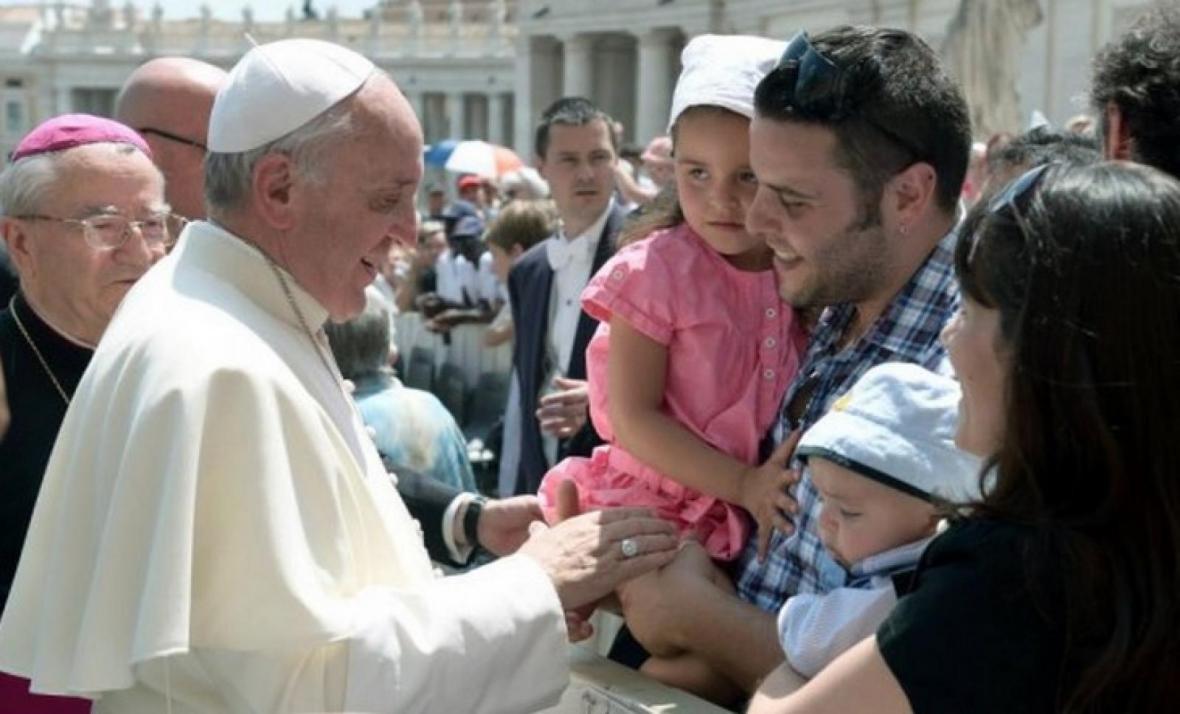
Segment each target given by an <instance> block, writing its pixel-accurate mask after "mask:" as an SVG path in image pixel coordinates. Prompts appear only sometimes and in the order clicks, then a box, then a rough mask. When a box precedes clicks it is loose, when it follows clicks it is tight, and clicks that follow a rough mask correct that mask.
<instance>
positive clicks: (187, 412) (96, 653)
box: [0, 222, 568, 714]
mask: <svg viewBox="0 0 1180 714" xmlns="http://www.w3.org/2000/svg"><path fill="white" fill-rule="evenodd" d="M280 275H282V276H283V277H284V278H285V282H286V283H287V286H288V290H289V292H285V291H284V290H282V289H281V287H280V286H281V283H280V281H279V279H278V277H277V276H276V273H275V272H274V271H272V270H271V267H270V266H269V265H268V264H267V262H266V261H265V259H264V258H263V257H262V255H261V253H259V252H258V251H257V250H255V249H254V248H252V247H250V246H249V245H247V244H246V243H245V242H243V241H241V240H239V239H237V238H235V237H233V236H232V235H230V234H228V233H227V232H225V231H223V230H221V229H219V228H217V227H215V226H213V225H210V224H208V223H203V222H196V223H192V224H189V227H188V228H186V229H185V232H184V234H183V235H182V236H181V240H180V243H179V244H178V246H177V248H176V250H175V251H173V253H172V254H171V255H169V256H168V257H167V258H165V259H164V260H162V261H161V262H160V263H159V264H157V265H156V266H155V267H154V268H153V269H152V270H151V271H149V272H148V274H147V275H145V276H144V277H143V278H142V279H141V280H140V282H139V283H138V284H136V286H135V287H134V288H133V289H132V290H131V292H129V293H128V295H127V298H126V299H125V300H124V301H123V304H122V305H121V306H120V308H119V311H118V312H117V313H116V315H115V318H114V319H113V320H112V321H111V324H110V326H109V327H108V329H107V331H106V333H105V334H104V336H103V340H102V343H101V344H100V345H99V347H98V350H97V351H96V353H95V356H94V360H93V361H92V363H91V365H90V369H89V370H88V371H87V373H86V376H85V377H83V379H82V383H81V384H80V385H79V387H78V390H77V392H76V393H75V395H74V399H73V401H72V402H71V405H70V409H69V410H68V411H67V414H66V417H65V420H64V422H63V424H62V428H61V432H60V435H59V438H58V441H57V444H56V446H55V449H54V452H53V455H52V456H51V458H50V461H49V466H48V468H47V470H46V473H45V478H44V482H43V485H42V490H41V494H40V497H39V499H38V502H37V507H36V509H35V511H34V513H33V519H32V523H31V525H30V527H29V532H28V536H27V539H26V542H25V549H24V556H23V558H22V560H21V564H20V566H19V567H18V570H17V575H16V579H15V581H14V583H13V587H12V591H11V594H10V596H9V600H8V603H7V607H6V609H5V611H4V615H3V619H2V620H0V669H3V670H4V671H8V672H13V673H16V674H19V675H20V676H23V677H27V678H29V679H31V680H32V687H33V690H34V691H37V692H44V693H62V694H71V695H81V696H88V697H90V698H92V699H93V698H97V699H98V701H97V703H96V705H95V709H94V710H95V712H97V713H105V712H129V713H130V714H139V713H140V712H163V711H172V712H174V714H198V713H199V714H205V713H207V712H230V711H232V712H246V711H249V712H262V711H265V712H287V711H301V712H302V711H320V712H332V711H353V712H420V711H426V710H437V711H463V712H518V711H532V710H535V709H537V708H540V707H541V706H543V705H545V704H546V703H547V702H553V701H556V697H557V695H558V694H559V693H560V691H561V690H562V688H563V687H564V686H565V684H566V682H567V681H568V670H567V668H566V657H565V650H566V644H565V627H564V618H563V615H562V612H561V605H560V602H559V601H558V600H557V597H556V593H555V592H554V591H553V586H552V584H551V583H550V582H549V580H548V578H547V577H546V576H545V574H544V571H543V570H542V569H541V567H540V566H539V565H538V564H537V563H536V562H535V561H533V560H531V559H529V558H527V557H526V556H512V557H509V558H505V559H502V560H500V561H497V562H496V563H493V564H491V565H488V566H485V567H483V568H480V569H478V570H476V571H473V572H472V573H469V574H464V575H459V576H454V577H448V578H438V577H436V575H435V573H434V571H433V569H432V567H431V564H430V561H429V559H428V557H427V555H426V552H425V549H424V548H423V545H422V539H421V531H420V529H419V528H418V527H417V524H416V523H415V521H413V519H411V518H410V516H409V514H408V513H407V511H406V509H405V506H404V504H403V503H402V501H401V499H400V498H399V497H398V495H397V492H396V490H395V489H394V487H393V483H392V481H391V479H390V478H388V475H387V474H385V473H384V469H383V468H382V467H381V463H380V459H379V457H378V456H377V453H376V449H375V448H374V446H373V445H372V443H371V442H370V441H369V440H368V438H367V437H365V432H364V425H363V423H362V422H361V420H360V417H359V415H358V414H357V411H356V409H355V408H354V407H353V406H352V404H351V402H350V400H349V398H348V396H347V395H346V394H345V393H344V391H343V388H342V385H341V381H340V376H339V373H338V371H337V370H336V369H335V363H334V362H333V361H332V359H331V356H330V353H329V352H328V351H327V349H326V344H323V343H319V344H317V340H319V339H322V334H323V333H322V330H319V329H318V328H319V326H320V325H322V324H323V322H324V320H325V319H326V318H327V311H326V310H325V309H324V308H323V307H322V306H320V305H319V304H318V303H317V302H316V301H315V300H314V299H313V298H312V297H311V296H310V295H309V294H307V293H306V292H304V291H303V290H301V289H300V288H299V286H298V285H297V284H296V283H295V281H294V279H293V278H292V277H291V276H290V275H286V274H285V273H280ZM292 305H294V307H293V306H292ZM297 313H298V314H301V315H302V316H303V320H302V321H301V320H300V319H299V318H298V317H297V316H296V314H297ZM301 322H305V323H306V324H307V326H308V327H309V328H310V329H311V330H317V333H316V335H317V337H316V338H312V337H309V336H308V334H307V331H306V330H305V329H304V327H303V325H302V324H301Z"/></svg>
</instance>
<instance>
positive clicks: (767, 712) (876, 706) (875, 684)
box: [749, 637, 913, 714]
mask: <svg viewBox="0 0 1180 714" xmlns="http://www.w3.org/2000/svg"><path fill="white" fill-rule="evenodd" d="M782 667H786V665H785V664H784V665H782ZM790 674H793V673H784V672H781V671H779V670H776V671H775V672H774V673H772V674H771V676H769V677H767V678H766V681H765V682H763V683H762V687H761V688H760V689H759V690H758V692H757V693H756V694H754V698H753V699H751V700H750V709H749V712H750V714H845V713H846V712H874V714H912V713H913V708H912V707H910V701H909V699H908V698H906V695H905V691H904V690H902V688H901V684H899V683H898V681H897V678H896V677H894V676H893V672H891V671H890V670H889V665H888V664H886V663H885V658H884V657H882V656H881V652H880V650H878V649H877V638H876V637H869V638H866V639H864V640H861V642H860V644H858V645H856V646H855V647H853V648H852V649H850V650H848V651H847V652H845V653H844V654H842V655H840V657H839V658H837V659H836V660H835V661H834V662H832V663H831V664H829V665H828V666H827V667H825V668H824V669H823V670H821V671H820V673H819V674H817V675H816V676H815V679H812V680H811V681H810V682H808V683H807V684H806V685H804V686H803V687H802V688H801V689H799V690H798V691H797V692H794V693H791V692H792V691H793V688H794V687H795V686H798V682H797V679H796V677H797V675H796V677H791V676H790Z"/></svg>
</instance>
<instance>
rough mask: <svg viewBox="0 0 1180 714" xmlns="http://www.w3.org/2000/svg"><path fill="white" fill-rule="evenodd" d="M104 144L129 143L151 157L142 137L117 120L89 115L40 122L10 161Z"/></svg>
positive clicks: (61, 117) (65, 115)
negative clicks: (77, 147) (88, 145)
mask: <svg viewBox="0 0 1180 714" xmlns="http://www.w3.org/2000/svg"><path fill="white" fill-rule="evenodd" d="M107 142H111V143H116V144H130V145H131V146H134V147H135V148H137V149H139V150H140V151H142V152H143V153H144V154H145V155H147V157H148V158H151V156H152V150H151V149H150V148H148V145H147V142H146V141H144V140H143V137H142V136H140V135H139V134H137V133H136V132H135V130H133V129H131V128H129V127H126V126H123V125H122V124H120V123H119V122H117V121H114V120H112V119H104V118H103V117H96V116H91V115H90V114H63V115H61V116H58V117H54V118H52V119H48V120H46V121H43V122H41V123H40V124H39V125H38V126H37V128H36V129H33V130H32V131H30V132H29V133H28V134H27V135H25V138H23V139H21V141H20V143H19V144H17V146H16V150H15V151H13V152H12V160H13V161H17V160H19V159H23V158H25V157H26V156H35V155H37V154H47V153H49V152H51V151H65V150H66V149H72V148H74V147H76V146H85V145H87V144H102V143H107Z"/></svg>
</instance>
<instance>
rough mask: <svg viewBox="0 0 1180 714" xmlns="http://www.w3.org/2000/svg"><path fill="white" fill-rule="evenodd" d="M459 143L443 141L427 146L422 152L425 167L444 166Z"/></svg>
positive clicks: (449, 140) (453, 140)
mask: <svg viewBox="0 0 1180 714" xmlns="http://www.w3.org/2000/svg"><path fill="white" fill-rule="evenodd" d="M458 145H459V142H458V141H457V140H455V139H443V140H442V141H439V142H436V143H434V144H431V145H430V146H427V147H426V148H425V149H423V150H422V161H423V163H425V164H426V165H427V166H439V167H442V166H446V164H447V159H449V158H451V152H452V151H454V150H455V147H456V146H458Z"/></svg>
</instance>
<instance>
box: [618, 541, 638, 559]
mask: <svg viewBox="0 0 1180 714" xmlns="http://www.w3.org/2000/svg"><path fill="white" fill-rule="evenodd" d="M619 548H621V549H622V551H623V557H624V558H634V557H635V556H637V555H639V544H638V543H636V542H635V539H634V538H624V539H623V540H622V541H620V542H619Z"/></svg>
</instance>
